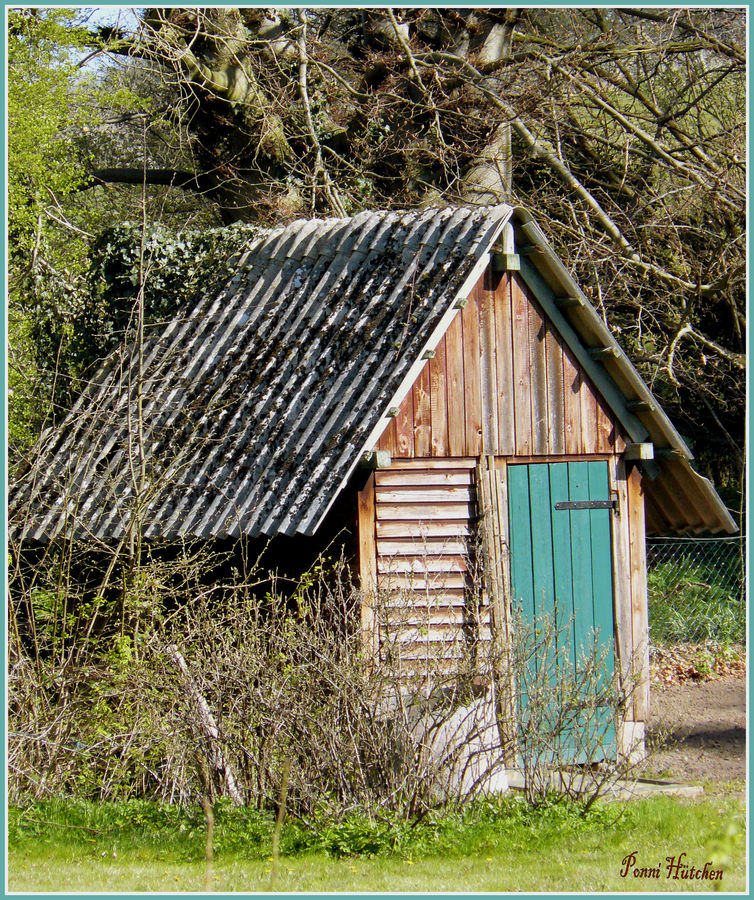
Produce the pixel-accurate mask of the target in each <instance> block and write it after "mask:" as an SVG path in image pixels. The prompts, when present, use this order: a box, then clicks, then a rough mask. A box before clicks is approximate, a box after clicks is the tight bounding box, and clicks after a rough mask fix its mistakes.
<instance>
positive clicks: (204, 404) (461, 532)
mask: <svg viewBox="0 0 754 900" xmlns="http://www.w3.org/2000/svg"><path fill="white" fill-rule="evenodd" d="M136 365H137V363H136V359H135V356H134V354H133V353H131V352H130V351H129V349H128V348H125V349H124V350H123V352H121V353H120V354H116V355H114V356H113V357H112V358H111V359H110V360H109V361H108V362H107V364H106V365H105V366H104V368H103V370H102V372H101V373H100V376H99V378H98V380H97V382H96V384H95V385H93V386H92V388H91V389H90V390H89V391H88V392H87V393H86V395H85V396H84V397H82V399H81V400H80V401H79V403H78V404H77V407H76V408H75V409H74V411H73V412H72V414H71V415H70V416H69V418H68V420H67V422H66V424H65V426H64V427H63V428H62V429H60V430H58V431H57V432H56V433H54V434H51V435H48V436H46V437H45V438H44V440H43V442H42V444H41V445H40V448H39V453H38V457H37V460H38V461H37V462H36V464H35V465H34V466H32V468H31V469H30V470H29V472H28V473H27V475H26V476H25V477H24V478H23V479H21V481H20V482H19V484H18V485H17V486H16V488H15V489H14V492H13V496H12V502H11V517H12V521H13V523H14V524H13V530H14V533H15V535H16V536H17V537H18V538H20V539H23V540H27V541H49V540H52V539H54V538H55V537H56V536H57V535H59V534H61V533H65V534H67V535H68V536H73V537H78V538H80V539H82V540H92V539H95V540H118V539H122V537H123V536H124V535H125V534H127V532H128V529H129V527H131V525H132V524H133V522H134V520H135V519H138V520H139V525H140V527H141V528H142V531H143V534H144V535H145V537H146V538H147V539H153V540H162V541H164V540H171V539H175V538H180V537H186V536H194V537H198V538H210V537H237V536H239V535H241V534H246V535H252V536H256V535H276V534H283V535H285V534H287V535H293V534H300V535H309V536H311V537H312V539H313V540H316V535H317V533H318V529H319V528H320V526H321V524H322V523H323V521H324V520H325V519H326V517H327V515H328V512H329V511H330V510H331V509H332V508H333V505H334V504H335V503H336V501H337V500H338V498H340V499H341V500H342V498H343V497H344V496H348V495H349V494H353V495H354V498H355V501H356V502H355V509H356V514H355V517H356V521H355V522H354V527H355V529H356V531H357V535H358V547H359V559H358V570H359V574H360V578H361V583H362V587H363V594H364V606H363V615H362V625H363V628H364V635H365V640H366V641H367V642H368V644H369V646H370V648H371V651H372V652H373V653H374V654H380V653H381V652H383V641H382V636H381V633H380V624H379V622H378V621H377V620H376V618H375V617H374V615H373V608H374V607H373V603H372V601H371V600H370V598H374V597H375V596H376V595H380V594H383V595H387V596H390V595H392V594H395V593H396V592H398V593H400V594H401V596H402V597H403V598H404V600H405V598H406V597H408V598H409V611H408V616H407V617H406V618H405V619H404V620H403V621H402V623H401V628H403V629H404V631H403V639H402V641H401V652H402V653H403V654H404V655H405V659H406V662H407V664H408V663H410V662H411V661H412V660H414V661H417V660H422V661H424V662H426V660H428V659H429V660H431V659H433V658H437V659H444V658H446V656H447V652H448V648H449V647H452V646H455V645H456V644H457V642H458V636H459V635H460V634H462V633H463V631H464V629H465V628H467V626H468V622H469V609H468V602H469V597H470V596H474V597H475V598H476V600H475V603H476V604H477V606H476V608H475V610H474V611H473V613H474V615H473V618H474V621H475V623H476V627H477V634H478V635H481V636H482V639H483V638H484V635H485V634H489V633H491V630H492V629H493V628H496V627H500V626H501V623H502V622H504V621H505V619H506V617H507V616H509V615H510V604H511V602H513V603H517V604H520V606H521V609H522V614H523V615H525V616H529V617H534V616H536V615H537V614H538V613H540V612H541V611H543V610H545V611H546V610H548V609H551V608H552V607H553V606H554V604H555V603H557V604H559V605H560V607H561V608H565V609H566V610H567V611H568V612H569V613H570V615H571V616H572V619H573V622H574V623H575V624H574V628H575V631H576V634H577V635H578V633H585V632H586V631H587V630H588V629H596V630H598V632H599V634H600V635H601V639H602V640H604V641H605V642H607V644H608V645H609V647H610V658H611V660H612V658H613V657H612V648H613V646H614V647H615V652H616V653H617V660H616V665H620V666H623V667H626V666H628V665H629V664H631V662H633V664H634V665H635V664H636V661H637V660H639V664H638V666H639V671H638V675H639V678H640V682H641V687H640V690H639V691H638V692H637V693H636V694H635V696H634V700H633V705H632V708H631V709H629V711H628V716H627V718H628V722H629V724H628V726H627V730H626V735H625V738H626V740H627V741H628V742H634V741H636V740H640V739H641V738H642V735H643V723H644V722H645V721H646V717H647V709H648V691H649V680H648V645H647V638H648V634H647V588H646V557H645V536H646V534H647V533H651V534H668V533H702V532H712V533H715V532H722V531H727V532H732V531H734V530H735V529H736V527H735V524H734V522H733V520H732V518H731V517H730V515H729V513H728V511H727V509H726V508H725V506H724V504H723V503H722V501H721V500H720V498H719V497H718V496H717V494H716V493H715V490H714V488H713V486H712V485H711V483H710V482H709V481H708V480H707V479H705V478H703V477H701V476H700V475H699V474H697V473H696V472H695V471H694V469H693V468H692V467H691V465H690V462H689V460H690V459H691V458H692V457H691V453H690V451H689V449H688V447H687V446H686V444H685V442H684V441H683V439H682V438H681V437H680V435H679V434H678V432H677V431H676V430H675V428H674V427H673V425H672V424H671V423H670V421H669V420H668V418H667V416H666V415H665V413H664V412H663V411H662V409H661V408H660V406H659V404H658V403H657V401H656V399H655V398H654V397H653V396H652V394H651V392H650V391H649V389H648V388H647V386H646V385H645V383H644V382H643V381H642V379H641V378H640V377H639V375H638V374H637V372H636V370H635V369H634V367H633V366H632V364H631V363H630V361H629V360H628V359H627V357H626V356H625V354H624V353H623V351H622V350H621V348H620V347H619V345H618V344H617V343H616V341H615V339H614V338H613V336H612V335H611V334H610V332H609V330H608V328H607V327H606V325H605V323H604V322H603V320H602V319H601V318H600V316H599V315H598V314H597V312H596V311H595V310H594V309H593V307H592V306H591V305H590V304H589V302H588V301H587V299H586V298H585V296H584V295H583V293H582V292H581V290H580V289H579V287H578V285H577V284H576V283H575V282H574V280H573V279H572V277H571V276H570V275H569V273H568V271H567V270H566V268H565V266H564V265H563V263H562V262H561V261H560V260H559V259H558V258H557V256H556V255H555V253H554V252H553V250H552V248H551V247H550V245H549V244H548V242H547V240H546V239H545V237H544V235H543V234H542V232H541V230H540V229H539V227H538V226H537V225H536V223H535V222H534V220H533V219H532V217H531V215H530V214H529V213H528V212H527V211H526V210H523V209H514V208H512V207H510V206H504V205H503V206H497V207H491V208H485V209H442V210H434V209H433V210H425V211H422V212H407V213H397V212H369V213H362V214H359V215H358V216H355V217H354V218H352V219H344V220H339V219H329V220H312V221H303V222H295V223H293V224H291V225H287V226H281V227H279V228H275V229H271V230H269V231H265V230H262V229H260V232H259V234H258V236H257V237H255V239H254V240H253V241H252V242H251V243H250V245H249V247H248V249H247V250H246V251H245V252H244V253H243V254H242V255H241V256H240V257H239V258H237V259H235V260H234V261H233V262H232V263H231V266H230V270H229V272H228V274H227V279H226V281H225V284H224V286H223V287H222V289H221V290H219V291H211V292H209V293H208V294H207V295H205V296H204V297H202V298H201V299H200V300H199V302H198V304H197V305H196V306H195V307H194V308H193V309H192V310H187V311H186V312H185V313H183V314H182V315H181V316H179V317H177V318H176V320H175V321H174V322H172V323H171V324H170V325H169V326H168V327H167V328H166V329H165V330H164V332H162V333H160V334H157V335H155V336H154V337H152V338H151V339H150V342H149V344H148V346H147V348H146V350H145V353H144V354H143V360H142V363H141V365H142V370H141V374H142V378H141V380H140V385H141V386H140V389H139V397H137V388H136V386H135V385H136V382H137V381H138V380H139V379H137V378H136V368H135V367H136ZM137 402H138V403H139V404H140V408H141V409H142V410H143V413H144V425H143V430H142V433H141V436H140V438H139V440H140V441H141V444H140V448H141V450H142V451H143V454H144V456H145V459H146V466H145V481H144V484H142V485H141V488H142V489H141V491H138V490H137V489H136V485H135V482H134V479H133V468H132V467H131V465H130V463H131V460H132V458H133V454H134V452H135V450H134V437H133V432H132V422H133V419H134V414H135V409H136V404H137ZM365 466H366V467H367V472H368V474H365V468H364V467H365ZM480 523H482V524H484V526H485V527H484V528H483V529H480V527H479V526H480ZM480 534H482V535H483V537H482V538H481V539H482V540H483V541H484V542H485V552H486V554H487V558H488V559H491V560H492V561H493V569H494V572H493V575H492V582H490V581H489V579H490V575H489V572H488V575H487V579H488V583H487V584H486V585H485V588H484V590H483V591H482V592H481V593H480V591H479V590H478V585H476V584H475V583H474V579H475V573H474V571H473V566H472V565H470V564H469V560H471V559H474V558H475V557H476V556H478V549H475V547H474V542H475V541H479V540H480ZM480 596H481V597H482V601H481V606H480V601H479V598H480ZM404 611H405V610H404ZM451 655H452V653H451Z"/></svg>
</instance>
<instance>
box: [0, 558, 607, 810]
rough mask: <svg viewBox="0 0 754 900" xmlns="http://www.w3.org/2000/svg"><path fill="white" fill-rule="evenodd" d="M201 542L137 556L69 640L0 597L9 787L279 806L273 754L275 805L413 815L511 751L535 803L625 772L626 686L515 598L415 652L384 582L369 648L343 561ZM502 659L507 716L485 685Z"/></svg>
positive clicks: (29, 793)
mask: <svg viewBox="0 0 754 900" xmlns="http://www.w3.org/2000/svg"><path fill="white" fill-rule="evenodd" d="M197 559H198V557H196V556H194V555H191V554H187V555H185V556H184V557H183V562H182V563H181V561H180V559H173V560H170V561H168V562H165V560H162V561H157V560H152V561H150V562H147V563H145V564H143V565H142V566H141V567H140V568H139V569H138V571H137V572H135V573H133V577H132V578H131V580H130V582H129V584H128V587H127V590H126V593H125V595H124V597H123V598H122V601H121V602H120V604H116V607H115V608H114V609H115V613H114V614H113V615H114V618H112V617H111V619H110V620H108V621H105V620H104V617H103V613H102V609H101V608H100V612H99V613H98V616H100V617H101V618H102V621H101V622H100V625H99V626H98V627H97V628H96V629H93V628H87V629H83V628H81V629H79V630H78V632H77V633H76V635H75V636H73V635H72V636H69V646H71V647H73V646H75V647H76V653H75V654H74V653H72V652H71V653H68V654H67V655H63V656H61V655H60V654H59V653H56V652H53V651H54V650H55V649H56V646H57V645H56V644H55V643H54V642H52V643H48V644H47V645H46V650H45V652H41V651H40V652H38V653H37V654H36V655H34V654H33V653H32V652H30V646H31V644H30V643H29V639H28V630H29V629H28V622H26V623H24V616H23V612H24V610H25V609H27V607H28V606H29V603H30V600H29V597H28V595H24V594H23V592H21V594H20V595H19V594H16V595H15V596H14V598H13V605H14V608H15V610H16V614H17V619H18V622H19V623H20V624H19V628H18V639H17V640H15V641H12V649H11V668H10V673H9V680H8V695H9V713H8V716H9V728H8V745H9V796H10V799H11V801H13V802H20V801H23V800H25V799H37V798H41V797H44V796H48V795H53V794H61V793H67V794H73V795H76V796H85V797H90V798H98V799H118V798H124V797H132V796H141V797H148V798H153V799H157V800H160V801H166V802H180V803H189V802H192V803H193V802H198V801H200V800H201V799H202V798H208V799H209V800H210V801H212V800H214V799H215V798H217V797H220V796H228V797H230V798H231V799H232V800H233V801H234V802H236V803H238V804H245V805H251V806H255V807H258V808H266V809H274V808H275V807H276V805H277V803H278V800H279V797H280V795H281V785H282V781H283V779H284V773H286V774H287V806H288V809H289V810H290V811H291V812H292V813H293V814H294V815H296V816H298V817H300V818H303V819H305V820H307V821H312V820H314V819H318V818H319V817H321V816H327V817H328V818H331V819H332V818H335V819H339V818H342V817H343V816H345V815H347V814H348V813H349V811H352V810H356V809H358V810H361V811H366V812H368V813H369V814H370V815H377V816H379V815H380V814H381V813H383V812H384V813H385V814H387V813H390V814H397V815H400V816H404V817H406V818H410V819H416V818H417V817H421V816H422V815H424V814H425V813H426V812H427V811H428V810H429V809H430V808H432V807H433V806H435V805H436V804H437V803H438V802H443V803H459V804H462V803H465V802H467V801H468V800H469V799H471V798H473V797H475V796H478V795H479V794H481V793H484V792H487V791H490V790H498V789H501V788H504V787H505V786H506V784H507V781H506V764H507V763H510V762H515V763H516V764H517V765H518V766H519V767H520V769H521V771H522V773H523V781H524V789H525V791H526V796H527V798H528V799H529V800H530V801H531V802H534V803H537V802H542V801H543V800H547V799H548V798H549V796H550V793H551V792H552V791H556V792H560V793H561V794H562V795H566V796H568V795H571V796H572V795H575V794H583V793H584V791H586V793H587V796H588V798H589V799H590V802H593V799H594V798H596V796H598V795H599V794H600V793H601V792H602V790H603V789H604V788H605V786H606V785H608V784H609V783H610V780H611V779H614V777H615V776H616V774H617V773H618V772H619V771H622V769H621V766H622V763H621V761H620V759H616V756H617V754H616V752H615V746H614V740H613V739H612V737H611V735H613V736H614V733H615V731H614V729H615V727H617V720H618V718H619V717H620V715H621V711H622V709H623V706H624V705H625V687H624V688H622V691H616V690H615V686H614V684H613V683H612V681H611V682H609V683H608V682H606V680H605V677H604V674H603V672H604V654H603V653H602V652H600V650H599V648H598V644H597V641H596V640H595V641H594V645H593V646H591V647H588V648H585V652H584V655H583V659H580V660H579V661H578V665H577V666H576V667H575V668H574V667H573V666H571V667H569V666H568V665H567V664H566V661H565V660H563V659H561V658H560V654H559V652H558V648H559V647H561V648H562V646H564V642H563V636H562V634H561V631H562V628H561V629H558V628H557V627H555V624H554V623H552V622H550V623H548V622H538V623H536V627H531V626H530V627H527V626H526V625H525V624H524V623H523V622H522V621H520V619H516V618H515V617H514V621H513V628H512V631H513V634H514V639H513V642H512V645H508V644H507V643H505V642H504V641H502V640H501V639H499V637H497V636H496V635H495V634H494V633H493V635H492V638H491V639H485V640H474V639H473V635H471V636H469V634H465V633H464V632H463V631H462V630H459V632H458V634H459V636H458V638H457V640H458V641H459V642H460V643H461V645H462V646H459V647H456V648H455V649H453V648H451V647H450V646H449V647H448V655H447V658H446V659H445V660H443V659H437V660H435V663H436V664H435V665H434V666H429V665H423V667H422V668H421V669H418V670H417V669H414V670H412V669H411V668H410V667H407V665H406V662H405V660H403V659H402V657H401V656H400V654H399V653H397V652H390V648H391V646H392V647H393V648H395V647H396V646H398V645H399V644H400V641H401V628H402V627H404V628H405V626H402V624H401V618H400V615H397V614H396V598H395V596H394V595H391V596H383V595H378V596H377V597H375V598H372V600H371V601H370V602H372V603H373V604H374V605H375V610H374V613H375V619H376V620H377V621H379V622H380V623H381V626H380V627H381V629H382V631H381V645H382V652H381V653H380V654H379V655H378V656H375V655H374V654H373V653H372V652H371V650H369V651H368V650H367V647H368V644H367V643H366V642H365V641H364V635H363V633H362V631H361V616H360V606H361V603H362V601H363V599H364V598H363V596H362V595H361V593H360V592H359V591H357V590H355V589H354V587H353V584H352V580H351V577H350V573H349V569H348V567H347V565H346V564H345V563H344V562H343V561H342V560H340V561H337V562H335V563H329V562H326V561H325V560H320V562H319V563H318V564H317V565H316V566H315V567H314V568H313V569H311V570H310V571H308V572H307V573H306V574H305V575H304V576H303V577H302V578H301V579H300V580H299V581H297V582H295V583H293V584H291V583H288V582H283V581H281V580H280V579H279V578H278V577H277V576H275V575H270V574H268V573H263V572H261V571H260V570H259V569H258V568H256V567H254V566H253V565H252V566H249V567H248V571H246V572H244V573H239V572H238V571H236V570H231V571H230V575H229V576H227V577H226V578H225V579H224V580H222V579H216V580H214V581H213V583H212V585H211V586H209V587H208V586H206V584H205V585H204V586H203V585H202V583H201V581H200V578H199V574H200V572H199V568H200V567H198V566H197V565H196V562H197ZM204 562H205V563H206V559H205V560H204ZM226 575H227V570H226ZM34 583H35V584H37V583H38V582H34ZM177 585H178V586H179V587H180V590H179V591H176V586H177ZM176 598H178V599H179V600H180V602H177V599H176ZM79 599H80V598H79ZM66 602H68V603H69V605H70V604H72V603H73V599H72V598H68V600H67V601H66ZM410 602H411V598H410V594H409V593H408V592H407V593H406V596H405V597H404V598H403V603H404V607H405V608H408V605H409V604H410ZM124 609H125V610H130V611H131V613H130V616H131V618H130V619H127V621H128V622H129V623H130V626H131V630H130V633H129V632H128V631H123V630H122V628H121V625H120V623H121V622H122V620H123V610H124ZM134 610H136V611H138V615H137V613H136V612H134ZM399 611H400V610H399ZM472 621H473V617H472ZM412 627H414V628H416V624H415V623H414V625H412ZM419 627H421V624H420V625H419ZM472 630H473V629H472ZM95 634H96V637H95ZM404 636H405V633H404ZM74 637H75V640H74ZM425 662H426V661H425ZM501 672H504V673H507V674H506V676H505V677H506V684H501V683H500V673H501ZM511 673H512V676H513V685H514V694H515V697H516V706H515V710H514V711H513V714H514V716H515V719H516V727H515V729H513V730H511V728H510V721H509V719H507V720H506V719H505V715H509V713H510V711H508V712H507V713H506V712H505V711H503V710H502V709H501V703H500V700H501V698H503V697H509V696H510V694H511V692H510V690H509V683H508V679H509V678H510V674H511ZM501 724H503V725H504V727H502V728H501V727H500V726H501ZM611 728H612V729H613V730H612V731H611V730H610V729H611ZM501 735H502V736H501ZM598 763H599V766H598V765H597V764H598ZM586 774H588V779H585V777H584V776H585V775H586Z"/></svg>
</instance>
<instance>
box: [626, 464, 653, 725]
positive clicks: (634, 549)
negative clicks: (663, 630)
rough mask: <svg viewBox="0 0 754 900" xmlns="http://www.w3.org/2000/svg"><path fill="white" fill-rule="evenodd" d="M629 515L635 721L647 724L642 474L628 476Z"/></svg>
mask: <svg viewBox="0 0 754 900" xmlns="http://www.w3.org/2000/svg"><path fill="white" fill-rule="evenodd" d="M627 482H628V513H629V521H630V529H631V530H630V535H629V537H630V552H631V629H632V632H633V648H634V654H633V655H634V660H635V665H636V670H635V673H634V677H635V678H636V695H635V698H634V720H635V721H637V722H646V720H647V715H648V713H649V623H648V610H647V545H646V532H645V524H644V487H643V485H642V478H641V472H640V471H639V469H637V468H635V467H634V468H633V469H632V470H631V472H630V474H629V476H628V479H627Z"/></svg>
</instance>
